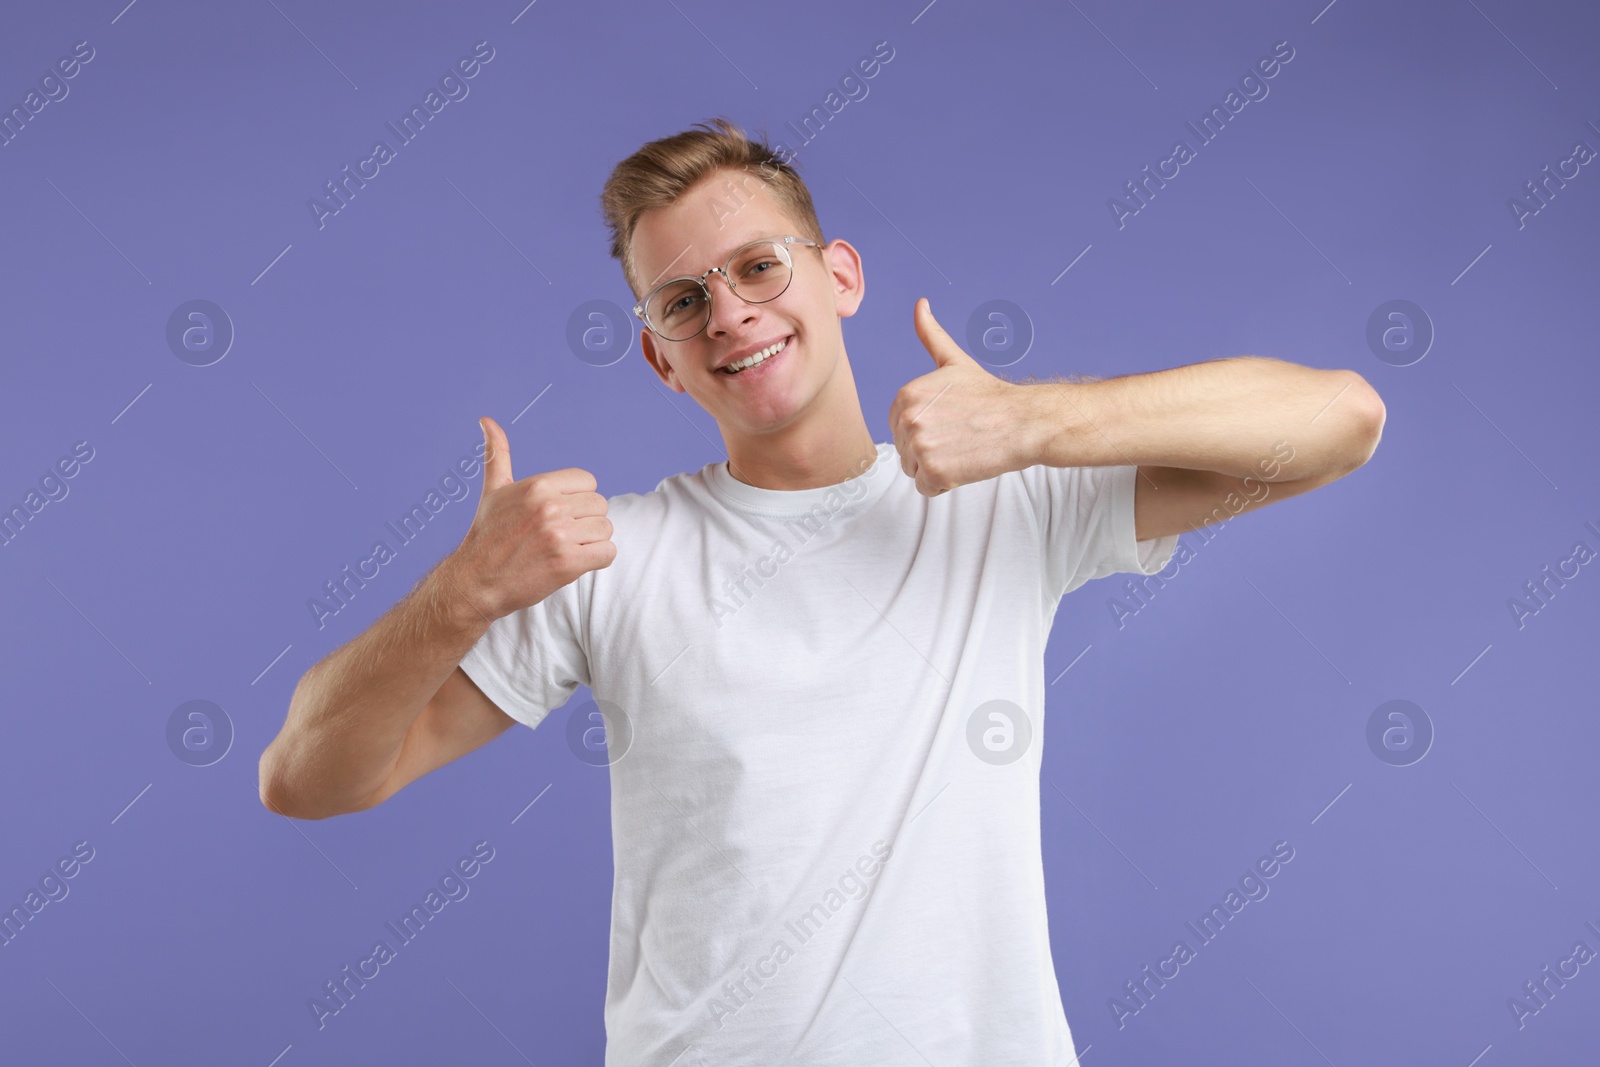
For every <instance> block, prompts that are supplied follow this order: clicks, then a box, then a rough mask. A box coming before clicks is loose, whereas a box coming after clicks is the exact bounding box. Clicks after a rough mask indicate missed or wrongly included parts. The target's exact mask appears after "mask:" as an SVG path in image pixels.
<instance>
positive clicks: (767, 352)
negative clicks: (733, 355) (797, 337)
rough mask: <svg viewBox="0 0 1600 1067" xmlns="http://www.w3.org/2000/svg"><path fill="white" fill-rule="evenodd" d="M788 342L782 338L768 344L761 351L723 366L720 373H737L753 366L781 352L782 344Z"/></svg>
mask: <svg viewBox="0 0 1600 1067" xmlns="http://www.w3.org/2000/svg"><path fill="white" fill-rule="evenodd" d="M788 343H789V342H788V341H787V340H784V341H779V342H778V343H777V344H774V345H768V346H767V347H766V348H763V349H762V350H761V351H759V352H756V353H754V354H753V355H750V356H746V357H745V358H744V359H741V360H739V361H738V362H737V363H730V364H728V365H727V366H726V367H724V368H723V369H722V373H724V374H738V373H739V372H740V371H742V370H744V369H745V368H747V367H753V366H755V365H756V364H757V363H762V362H765V361H766V360H768V359H771V358H772V357H773V356H775V355H777V354H778V353H779V352H782V351H783V347H784V345H786V344H788Z"/></svg>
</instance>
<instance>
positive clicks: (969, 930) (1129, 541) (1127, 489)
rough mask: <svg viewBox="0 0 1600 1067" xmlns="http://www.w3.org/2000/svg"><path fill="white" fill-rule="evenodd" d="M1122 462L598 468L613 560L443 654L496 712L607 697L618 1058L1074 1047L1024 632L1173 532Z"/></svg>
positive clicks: (1144, 566)
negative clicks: (936, 475)
mask: <svg viewBox="0 0 1600 1067" xmlns="http://www.w3.org/2000/svg"><path fill="white" fill-rule="evenodd" d="M1134 476H1135V469H1134V467H1132V466H1117V467H1065V468H1054V467H1045V466H1035V467H1029V468H1027V469H1025V470H1022V471H1015V472H1011V473H1008V474H1004V475H1001V476H1000V477H998V478H991V479H989V480H987V481H983V482H977V483H974V484H971V485H964V486H959V487H957V488H955V489H953V490H951V491H950V492H948V493H944V494H941V495H939V496H936V497H931V498H930V497H924V496H923V495H922V494H920V493H918V492H917V490H916V486H915V484H914V483H913V481H912V479H910V478H908V477H907V476H906V475H905V473H904V471H902V470H901V468H900V460H899V456H898V455H897V453H896V452H895V449H894V446H893V444H890V443H880V444H879V445H878V459H877V461H876V462H875V463H874V465H873V466H872V467H871V468H869V469H868V470H867V471H866V472H865V473H863V474H862V475H860V476H859V477H856V478H852V479H850V480H848V481H846V482H843V483H841V484H839V485H836V486H828V487H822V488H817V489H805V490H798V491H782V490H771V489H760V488H757V487H755V486H751V485H748V484H746V483H744V482H740V481H738V480H737V479H735V478H733V477H732V476H731V475H730V474H729V473H728V469H727V464H725V463H717V464H709V465H707V466H706V467H703V468H702V469H701V470H699V471H698V472H694V473H684V474H678V475H674V476H672V477H670V478H667V479H665V480H663V481H662V482H661V483H660V484H659V485H658V486H657V487H656V488H655V489H654V490H653V491H651V492H649V493H643V494H636V493H629V494H625V495H620V496H616V497H612V498H610V500H609V502H608V509H607V513H608V516H609V517H610V519H611V521H612V524H613V526H614V530H615V532H614V534H613V537H612V540H613V541H614V543H615V544H616V546H617V556H616V559H615V561H614V562H613V563H612V564H611V566H609V567H606V568H603V569H601V570H598V571H590V572H588V573H586V574H584V575H582V576H580V577H579V578H578V579H577V581H575V582H573V583H572V584H570V585H568V586H566V587H565V588H563V589H561V590H559V591H558V592H556V593H555V594H553V595H551V596H550V597H548V598H547V599H546V600H544V601H542V602H541V603H539V604H536V605H534V606H533V607H531V608H526V609H523V610H521V611H517V612H513V613H512V614H510V615H507V616H505V617H504V618H501V619H498V620H496V621H495V623H494V624H493V625H492V626H491V627H490V628H489V630H488V632H487V633H486V634H485V635H484V636H483V638H482V639H481V640H480V641H479V642H478V643H477V644H476V645H475V646H474V647H473V648H472V649H471V651H470V652H468V654H467V656H466V658H465V659H464V660H462V663H461V666H462V668H463V669H464V670H465V671H466V672H467V674H468V675H470V676H471V677H472V680H473V681H474V682H476V683H477V685H478V686H479V687H480V688H481V689H482V690H483V691H484V693H485V694H486V695H487V696H488V697H489V698H490V699H491V700H493V701H494V702H495V704H497V705H498V706H499V707H500V708H501V709H503V710H504V711H505V712H506V713H507V714H508V715H510V716H512V717H513V718H515V719H517V720H518V721H519V722H522V723H524V724H526V725H528V726H530V727H534V726H537V725H538V724H539V722H540V721H541V720H542V719H543V718H544V716H545V715H546V714H547V712H548V711H549V710H550V709H552V708H557V707H560V706H561V705H562V704H564V703H565V702H566V701H567V699H568V698H569V697H570V696H571V695H572V693H573V691H574V690H575V689H576V688H577V686H578V685H580V684H583V685H587V686H589V687H590V689H591V690H592V692H593V694H594V698H595V700H596V702H597V704H598V705H599V707H600V708H601V709H602V710H604V711H606V712H607V713H608V714H607V716H606V721H605V728H604V731H603V736H604V737H605V738H606V740H607V741H608V742H609V743H610V744H611V745H612V750H611V751H610V752H609V753H607V752H605V751H603V750H602V752H601V755H600V758H599V759H598V760H596V761H594V762H597V763H604V762H605V761H606V760H607V759H608V758H609V759H610V760H612V761H614V762H612V763H611V765H610V768H609V772H608V773H609V774H610V779H611V829H612V846H613V864H614V869H615V878H614V883H613V889H612V910H611V957H610V969H609V974H608V978H607V983H606V1003H605V1024H606V1040H607V1044H606V1057H605V1062H606V1065H607V1067H621V1065H627V1067H640V1065H657V1067H666V1065H667V1064H669V1063H670V1064H672V1065H673V1067H700V1065H701V1064H702V1063H704V1064H707V1065H719V1067H720V1065H727V1064H763V1065H765V1064H771V1065H776V1064H779V1063H792V1064H797V1065H814V1067H824V1065H829V1067H832V1065H840V1067H844V1065H849V1067H860V1065H861V1064H873V1065H874V1067H895V1065H900V1064H906V1065H912V1064H915V1065H917V1067H926V1065H927V1064H928V1063H930V1062H931V1063H936V1064H950V1065H956V1064H980V1063H981V1064H984V1065H986V1067H989V1065H992V1067H1000V1065H1009V1064H1017V1065H1022V1064H1026V1065H1028V1067H1060V1065H1064V1064H1068V1063H1071V1062H1075V1061H1074V1059H1073V1057H1074V1049H1073V1044H1072V1037H1071V1034H1070V1032H1069V1030H1068V1027H1067V1020H1066V1014H1065V1012H1064V1011H1063V1009H1062V1005H1061V995H1060V990H1059V989H1058V987H1057V985H1056V977H1055V968H1054V965H1053V963H1052V961H1051V955H1050V938H1049V931H1048V927H1047V924H1046V915H1045V890H1044V868H1043V864H1042V861H1041V855H1040V840H1039V766H1040V761H1039V755H1040V750H1041V747H1042V743H1043V740H1044V738H1043V725H1044V705H1045V682H1044V647H1045V640H1046V638H1047V636H1048V634H1049V629H1050V624H1051V621H1052V620H1053V619H1054V617H1055V612H1056V605H1057V604H1058V602H1059V601H1060V598H1061V596H1062V595H1063V594H1064V593H1066V592H1069V591H1071V590H1072V589H1075V588H1076V587H1078V586H1079V585H1082V584H1083V583H1084V582H1085V581H1088V580H1089V579H1092V578H1099V577H1103V576H1105V575H1108V574H1113V573H1116V572H1120V571H1133V572H1139V573H1144V574H1151V573H1154V572H1155V571H1157V570H1160V569H1161V568H1162V567H1164V566H1165V565H1166V563H1167V561H1168V560H1169V559H1170V557H1171V556H1172V553H1173V550H1174V549H1175V548H1176V546H1177V540H1178V539H1177V537H1176V535H1173V536H1169V537H1164V538H1156V539H1151V540H1148V541H1139V542H1136V541H1135V539H1134V524H1133V495H1134ZM614 709H615V710H614ZM629 735H631V736H629ZM552 743H557V742H556V741H555V740H554V739H552ZM624 745H625V747H624ZM619 751H620V752H621V755H620V756H619V755H618V752H619Z"/></svg>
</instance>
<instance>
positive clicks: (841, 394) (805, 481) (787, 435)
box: [722, 352, 878, 490]
mask: <svg viewBox="0 0 1600 1067" xmlns="http://www.w3.org/2000/svg"><path fill="white" fill-rule="evenodd" d="M722 439H723V441H724V443H725V444H726V445H727V448H728V471H729V473H730V474H732V475H733V476H734V477H735V478H737V479H739V481H741V482H744V483H746V484H748V485H753V486H756V487H757V488H759V489H781V490H795V489H817V488H821V487H822V486H827V485H838V484H839V483H841V482H844V481H847V480H849V479H851V478H854V477H856V476H857V475H860V474H864V473H865V472H866V470H867V468H869V467H870V466H872V463H873V461H874V460H875V459H877V456H878V446H877V444H876V443H875V442H874V441H873V440H872V432H871V431H870V430H868V429H867V420H866V419H865V418H864V417H862V414H861V399H860V397H859V396H858V395H857V394H856V383H855V376H854V375H853V374H851V372H850V361H849V359H848V358H846V357H845V356H844V354H843V352H841V353H840V359H839V362H838V365H837V366H836V367H835V369H834V373H833V374H832V375H831V376H830V377H829V379H828V382H827V384H826V385H825V386H824V387H823V390H822V392H821V393H819V394H818V395H817V397H816V399H815V400H814V401H813V402H812V403H811V404H810V405H809V406H808V408H807V410H806V411H805V412H804V413H802V414H801V416H800V417H798V418H796V419H794V420H793V421H791V422H790V423H789V424H788V425H786V426H784V427H782V428H781V429H778V430H773V431H770V432H767V433H761V434H745V433H742V432H740V431H737V430H733V429H730V428H729V427H726V426H725V427H723V428H722Z"/></svg>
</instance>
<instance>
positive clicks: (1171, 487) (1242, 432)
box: [1016, 356, 1385, 541]
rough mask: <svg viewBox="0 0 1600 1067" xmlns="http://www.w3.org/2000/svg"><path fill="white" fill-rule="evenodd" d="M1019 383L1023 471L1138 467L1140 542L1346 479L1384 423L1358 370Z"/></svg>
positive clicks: (1241, 361) (1207, 367) (1218, 366)
mask: <svg viewBox="0 0 1600 1067" xmlns="http://www.w3.org/2000/svg"><path fill="white" fill-rule="evenodd" d="M1022 388H1023V389H1024V390H1025V391H1024V392H1022V393H1020V394H1017V395H1016V401H1017V403H1018V405H1019V407H1020V409H1021V411H1022V417H1021V419H1020V420H1019V421H1020V422H1021V426H1022V428H1023V433H1021V434H1020V435H1019V436H1020V437H1021V439H1022V440H1023V441H1024V442H1026V445H1025V446H1024V451H1023V459H1024V460H1025V461H1026V460H1029V459H1031V461H1032V462H1031V463H1029V462H1024V464H1023V465H1024V466H1031V465H1032V463H1042V464H1044V465H1046V466H1051V467H1095V466H1110V465H1113V464H1132V465H1137V467H1138V471H1137V478H1136V484H1137V488H1136V490H1135V492H1134V530H1135V537H1136V539H1137V540H1140V541H1144V540H1148V539H1150V538H1153V537H1162V536H1165V535H1168V534H1177V533H1183V532H1185V531H1187V530H1193V529H1197V528H1198V527H1200V526H1204V525H1207V524H1209V523H1213V522H1217V521H1219V520H1222V519H1227V518H1230V517H1232V516H1233V515H1238V514H1242V513H1243V512H1245V511H1250V510H1253V509H1255V508H1258V507H1262V506H1264V505H1266V504H1268V503H1271V502H1272V501H1275V500H1283V499H1286V498H1288V497H1291V496H1296V495H1298V494H1300V493H1304V492H1307V491H1309V490H1312V489H1316V488H1319V487H1321V486H1324V485H1327V484H1328V483H1329V482H1332V481H1334V480H1335V479H1338V478H1342V477H1343V476H1344V475H1346V474H1349V473H1350V472H1351V471H1353V470H1355V469H1356V468H1357V467H1360V466H1361V465H1362V464H1363V463H1365V462H1366V461H1367V460H1368V459H1369V458H1370V457H1371V456H1372V453H1373V451H1374V450H1375V449H1376V448H1377V447H1378V440H1379V438H1380V437H1381V436H1382V434H1383V424H1384V418H1385V411H1384V405H1383V400H1382V399H1381V398H1380V397H1379V396H1378V393H1377V391H1376V390H1374V389H1373V388H1372V386H1371V385H1369V384H1367V382H1366V380H1365V379H1364V378H1362V377H1361V375H1359V374H1357V373H1356V372H1355V371H1350V370H1319V369H1316V368H1312V367H1302V366H1299V365H1297V364H1294V363H1286V362H1283V361H1281V360H1276V359H1267V358H1264V357H1260V356H1237V357H1233V358H1228V359H1218V360H1213V361H1211V362H1207V363H1196V364H1191V365H1189V366H1184V367H1174V368H1172V369H1170V370H1162V371H1154V372H1151V373H1148V374H1133V375H1128V376H1126V377H1121V378H1110V379H1106V380H1103V381H1088V382H1050V383H1043V384H1029V385H1024V386H1023V387H1022Z"/></svg>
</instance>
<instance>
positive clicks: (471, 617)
mask: <svg viewBox="0 0 1600 1067" xmlns="http://www.w3.org/2000/svg"><path fill="white" fill-rule="evenodd" d="M421 592H422V593H423V595H424V596H425V597H426V598H427V600H428V603H429V605H430V606H431V608H432V610H433V614H434V615H435V616H436V617H437V618H438V619H439V620H440V621H441V622H443V623H444V624H445V625H447V626H448V627H449V628H450V629H451V630H452V631H454V632H457V633H461V634H466V635H473V636H477V635H481V634H483V633H484V632H485V631H486V630H488V628H489V624H490V623H492V622H493V621H494V620H495V619H496V618H498V617H499V616H498V614H497V613H496V611H495V609H494V605H493V603H492V601H491V598H490V597H489V595H488V592H487V590H485V589H484V588H483V587H482V585H481V584H480V583H478V582H477V581H475V580H474V579H473V577H472V574H471V572H470V571H469V570H467V569H466V568H464V567H463V566H462V565H461V561H460V560H459V559H458V558H457V557H456V556H455V554H453V553H452V554H451V555H448V556H446V557H445V558H444V559H442V560H440V561H439V563H438V565H437V566H435V567H434V569H433V570H432V571H430V572H429V573H428V575H427V576H426V577H425V578H423V580H422V588H421Z"/></svg>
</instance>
